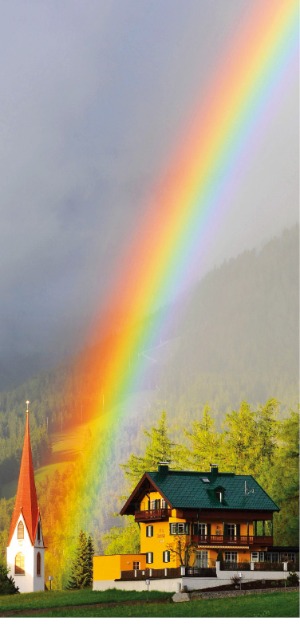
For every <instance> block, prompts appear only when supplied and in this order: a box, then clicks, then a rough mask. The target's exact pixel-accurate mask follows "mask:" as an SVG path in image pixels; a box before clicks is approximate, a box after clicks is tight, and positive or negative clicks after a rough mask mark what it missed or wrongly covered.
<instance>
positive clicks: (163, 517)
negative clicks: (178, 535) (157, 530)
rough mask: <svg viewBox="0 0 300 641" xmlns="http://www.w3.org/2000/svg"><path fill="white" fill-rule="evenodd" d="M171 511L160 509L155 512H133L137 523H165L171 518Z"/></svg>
mask: <svg viewBox="0 0 300 641" xmlns="http://www.w3.org/2000/svg"><path fill="white" fill-rule="evenodd" d="M171 514H172V510H170V509H168V508H166V507H161V508H157V509H155V510H144V511H143V512H135V515H134V518H135V520H136V521H137V522H139V521H142V522H145V521H167V520H168V518H169V517H170V516H171Z"/></svg>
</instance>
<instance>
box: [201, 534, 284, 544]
mask: <svg viewBox="0 0 300 641" xmlns="http://www.w3.org/2000/svg"><path fill="white" fill-rule="evenodd" d="M191 538H192V543H194V544H195V545H214V546H216V545H229V546H230V545H247V546H253V545H260V546H264V545H273V537H272V536H252V535H247V534H246V535H244V536H241V535H240V536H226V535H223V534H205V535H201V534H192V537H191Z"/></svg>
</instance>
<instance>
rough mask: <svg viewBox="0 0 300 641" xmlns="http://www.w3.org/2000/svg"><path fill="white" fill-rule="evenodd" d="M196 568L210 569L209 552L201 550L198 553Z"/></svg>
mask: <svg viewBox="0 0 300 641" xmlns="http://www.w3.org/2000/svg"><path fill="white" fill-rule="evenodd" d="M195 567H196V568H208V552H207V550H200V552H196V558H195Z"/></svg>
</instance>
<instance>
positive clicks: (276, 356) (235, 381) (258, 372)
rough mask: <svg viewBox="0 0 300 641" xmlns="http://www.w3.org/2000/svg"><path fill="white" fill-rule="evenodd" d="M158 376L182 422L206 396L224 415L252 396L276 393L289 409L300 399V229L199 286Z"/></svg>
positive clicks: (162, 390)
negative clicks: (171, 351) (171, 352)
mask: <svg viewBox="0 0 300 641" xmlns="http://www.w3.org/2000/svg"><path fill="white" fill-rule="evenodd" d="M157 356H158V354H157V352H156V357H157ZM156 380H157V381H158V380H159V387H160V399H161V400H162V401H165V402H164V403H163V404H164V405H165V406H167V410H168V415H169V416H170V417H171V416H172V417H173V416H174V417H176V418H177V420H178V419H179V418H180V417H182V418H183V419H184V420H185V419H186V418H188V417H189V416H194V415H195V412H196V411H198V410H200V409H201V407H202V406H203V402H204V401H205V402H208V403H209V404H210V406H211V407H213V408H214V413H215V416H217V417H219V418H220V419H221V417H222V416H223V415H224V413H225V412H226V411H229V410H230V409H231V408H234V407H237V405H238V404H239V403H240V402H241V401H242V400H243V399H245V398H246V399H247V400H248V401H249V402H250V403H263V402H264V401H265V400H266V399H267V398H268V397H269V396H274V397H276V398H278V399H279V400H280V402H281V403H282V408H283V410H285V409H286V410H287V411H288V410H289V408H290V407H294V406H295V404H297V403H298V398H299V396H298V394H299V387H298V383H299V236H298V227H295V228H294V229H292V230H289V231H287V232H285V233H284V234H283V235H282V236H281V237H280V238H276V239H274V240H272V241H270V242H269V243H268V244H267V245H266V246H265V247H263V248H262V249H261V250H260V251H254V250H253V251H251V252H245V253H243V254H241V255H240V256H239V257H238V258H236V259H232V260H230V261H228V262H227V263H225V264H224V265H222V266H221V267H220V268H218V269H215V270H214V271H212V272H210V273H209V274H208V275H207V276H206V277H205V278H204V280H203V281H202V282H200V283H199V285H198V287H197V288H196V289H195V290H194V291H193V292H192V294H191V295H190V299H189V301H187V302H186V310H185V314H184V315H183V318H182V324H181V327H180V335H179V336H178V339H177V341H176V342H175V341H174V351H173V354H172V355H171V357H170V358H169V359H168V360H167V361H166V362H165V364H162V367H161V370H160V372H159V379H158V378H157V379H156Z"/></svg>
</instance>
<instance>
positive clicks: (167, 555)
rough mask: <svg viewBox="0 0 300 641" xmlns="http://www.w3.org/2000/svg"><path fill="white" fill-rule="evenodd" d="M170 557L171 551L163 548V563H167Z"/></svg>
mask: <svg viewBox="0 0 300 641" xmlns="http://www.w3.org/2000/svg"><path fill="white" fill-rule="evenodd" d="M170 558H171V553H170V551H169V550H165V551H164V552H163V562H164V563H169V561H170Z"/></svg>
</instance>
